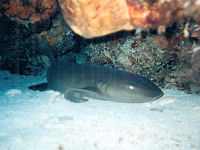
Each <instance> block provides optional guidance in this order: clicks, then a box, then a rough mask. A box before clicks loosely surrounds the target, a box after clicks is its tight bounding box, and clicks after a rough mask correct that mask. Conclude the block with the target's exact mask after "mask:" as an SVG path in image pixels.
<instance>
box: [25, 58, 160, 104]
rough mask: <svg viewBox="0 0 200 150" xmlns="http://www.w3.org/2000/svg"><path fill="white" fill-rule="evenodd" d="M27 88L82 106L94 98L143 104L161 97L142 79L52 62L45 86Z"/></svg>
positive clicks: (158, 90) (155, 87)
mask: <svg viewBox="0 0 200 150" xmlns="http://www.w3.org/2000/svg"><path fill="white" fill-rule="evenodd" d="M29 88H30V89H32V90H41V91H42V90H45V89H47V88H48V89H52V90H55V91H59V92H61V93H64V97H65V98H66V99H67V100H70V101H72V102H84V101H87V100H88V98H93V99H99V100H106V101H114V102H121V103H144V102H149V101H154V100H156V99H158V98H160V97H161V96H163V92H162V91H161V89H160V88H159V87H157V86H156V85H155V84H154V83H153V82H151V81H150V80H148V79H147V78H145V77H142V76H139V75H136V74H132V73H129V72H125V71H120V70H114V69H109V68H106V67H103V66H97V65H90V64H76V63H69V62H67V61H62V62H60V61H55V62H53V63H52V65H51V66H50V67H49V70H48V71H47V83H42V84H40V85H35V86H30V87H29Z"/></svg>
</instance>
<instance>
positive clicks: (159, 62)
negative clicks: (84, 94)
mask: <svg viewBox="0 0 200 150" xmlns="http://www.w3.org/2000/svg"><path fill="white" fill-rule="evenodd" d="M0 5H1V6H2V7H0V41H1V42H0V68H1V69H3V70H9V71H11V72H12V73H18V74H25V75H38V74H41V73H42V72H44V71H45V70H47V69H48V66H49V65H50V61H49V58H48V57H49V56H50V53H53V54H54V56H55V58H57V59H68V60H69V61H73V62H76V63H93V64H98V65H104V66H106V67H111V68H117V69H122V70H126V71H128V72H132V73H138V74H140V75H143V76H146V77H147V78H149V79H151V80H153V81H154V82H155V83H156V84H158V85H159V86H161V87H165V88H176V89H180V90H185V91H187V92H196V93H200V63H199V62H200V60H199V59H200V30H199V24H200V17H199V16H200V11H199V9H198V8H200V7H199V6H200V2H199V1H198V0H174V1H171V0H162V1H161V0H157V1H155V0H153V1H151V0H145V1H144V0H134V1H133V0H127V1H124V0H112V1H111V0H105V1H99V0H98V1H97V0H87V1H85V0H84V1H83V0H59V1H58V2H57V1H54V0H42V1H40V0H9V1H6V0H3V1H0ZM59 6H60V7H59ZM71 29H72V30H73V31H74V32H75V33H78V34H79V35H81V36H84V37H86V38H82V37H80V36H78V35H77V34H75V33H74V32H73V31H72V30H71ZM133 29H135V30H133ZM120 30H131V31H129V32H127V31H123V32H118V33H114V34H111V35H107V34H110V33H113V32H116V31H120ZM102 35H107V36H104V37H99V36H102ZM92 37H98V38H93V39H88V38H92Z"/></svg>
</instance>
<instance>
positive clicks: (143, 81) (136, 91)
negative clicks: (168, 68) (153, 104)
mask: <svg viewBox="0 0 200 150" xmlns="http://www.w3.org/2000/svg"><path fill="white" fill-rule="evenodd" d="M105 91H106V94H107V95H108V96H109V97H112V98H114V99H115V101H118V102H127V103H143V102H149V101H154V100H156V99H158V98H160V97H161V96H163V92H162V91H161V89H160V88H159V87H158V86H156V85H155V84H154V83H153V82H151V81H150V80H148V79H147V78H145V77H142V76H138V75H131V76H126V78H123V79H121V80H117V81H113V82H112V83H109V85H108V86H107V88H106V90H105Z"/></svg>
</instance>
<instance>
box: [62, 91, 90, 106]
mask: <svg viewBox="0 0 200 150" xmlns="http://www.w3.org/2000/svg"><path fill="white" fill-rule="evenodd" d="M87 92H88V91H87V90H84V89H76V88H71V89H69V90H67V91H66V92H65V94H64V96H65V98H66V99H68V100H70V101H72V102H76V103H81V102H85V101H88V100H87V99H86V98H84V96H86V95H87V94H86V93H87Z"/></svg>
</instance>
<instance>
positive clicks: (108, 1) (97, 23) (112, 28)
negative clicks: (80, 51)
mask: <svg viewBox="0 0 200 150" xmlns="http://www.w3.org/2000/svg"><path fill="white" fill-rule="evenodd" d="M59 4H60V6H61V9H62V12H63V15H64V18H65V20H66V21H67V23H68V24H69V26H70V27H71V28H72V30H73V31H74V32H76V33H77V34H79V35H81V36H84V37H87V38H92V37H98V36H103V35H107V34H109V33H113V32H116V31H120V30H131V29H133V27H132V26H131V24H130V21H129V20H130V17H129V13H128V7H127V4H126V1H125V0H103V1H101V0H59Z"/></svg>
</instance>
